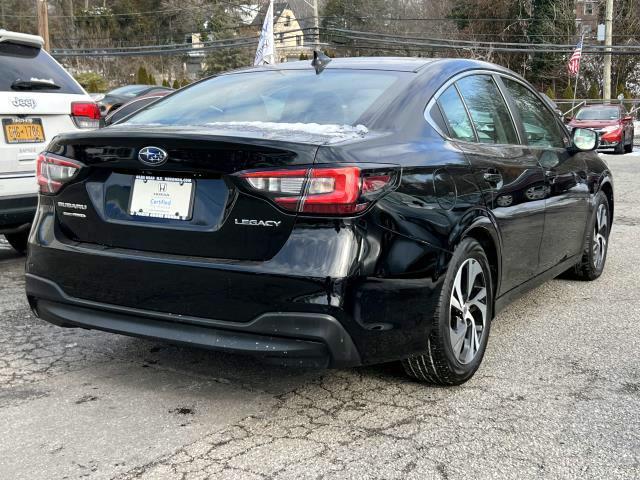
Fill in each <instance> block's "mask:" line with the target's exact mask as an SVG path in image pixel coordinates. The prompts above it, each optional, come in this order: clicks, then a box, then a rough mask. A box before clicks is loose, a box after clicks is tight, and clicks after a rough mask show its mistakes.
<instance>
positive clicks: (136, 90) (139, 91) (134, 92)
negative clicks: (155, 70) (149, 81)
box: [97, 85, 173, 117]
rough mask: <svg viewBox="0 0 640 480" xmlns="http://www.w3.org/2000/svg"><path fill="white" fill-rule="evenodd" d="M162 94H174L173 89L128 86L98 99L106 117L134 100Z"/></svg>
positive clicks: (151, 86) (102, 112)
mask: <svg viewBox="0 0 640 480" xmlns="http://www.w3.org/2000/svg"><path fill="white" fill-rule="evenodd" d="M160 92H164V93H165V94H166V93H168V92H173V88H169V87H158V86H155V85H126V86H124V87H119V88H116V89H115V90H111V91H110V92H108V93H106V94H104V95H103V96H102V97H98V100H97V102H98V106H99V107H100V113H101V114H102V116H103V117H106V116H107V115H108V114H109V113H112V112H115V111H116V110H117V109H118V108H120V107H121V106H122V105H124V104H125V103H128V102H130V101H131V100H132V99H134V98H137V97H141V96H144V95H153V94H156V93H160Z"/></svg>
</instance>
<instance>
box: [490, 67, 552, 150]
mask: <svg viewBox="0 0 640 480" xmlns="http://www.w3.org/2000/svg"><path fill="white" fill-rule="evenodd" d="M502 81H503V83H504V85H505V87H506V88H507V91H508V92H509V95H511V97H512V98H513V101H514V102H515V104H516V106H517V108H518V111H519V113H520V118H521V119H522V125H523V128H524V131H525V134H526V135H527V142H528V144H529V145H531V146H534V147H544V148H548V147H552V148H563V147H564V135H563V133H562V131H561V130H560V126H559V125H558V119H557V116H556V114H555V113H553V112H552V111H551V110H549V108H547V106H546V105H545V104H544V103H543V102H542V100H540V99H539V98H538V97H537V96H536V95H535V94H534V93H533V92H532V91H531V90H529V89H528V88H527V87H525V86H524V85H522V84H521V83H519V82H516V81H515V80H511V79H509V78H503V79H502Z"/></svg>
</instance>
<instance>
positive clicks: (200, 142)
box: [49, 126, 326, 261]
mask: <svg viewBox="0 0 640 480" xmlns="http://www.w3.org/2000/svg"><path fill="white" fill-rule="evenodd" d="M285 137H286V139H285ZM325 140H326V138H325V137H322V136H319V135H316V134H312V133H307V134H304V135H297V134H295V133H294V134H290V135H286V136H281V135H280V134H274V132H273V131H268V130H264V129H262V130H261V129H258V130H256V131H252V132H251V133H250V134H248V133H247V131H246V130H243V129H240V128H238V129H236V128H217V129H216V128H156V127H144V128H143V127H136V130H135V132H131V131H129V130H128V129H127V128H126V127H125V126H122V127H117V126H116V127H110V128H107V129H104V130H102V131H98V132H93V133H92V134H90V135H86V134H85V135H82V134H69V135H62V136H60V137H59V138H58V139H57V140H56V141H55V142H54V143H53V144H52V145H51V146H50V149H49V151H50V152H51V153H52V154H54V155H57V156H60V157H64V158H69V159H72V160H74V161H77V162H80V163H82V164H83V165H85V166H86V168H83V169H82V171H81V172H80V175H79V176H78V177H77V179H76V180H75V181H73V183H72V184H70V185H67V186H66V187H65V188H64V189H63V190H62V191H61V192H60V193H59V194H58V196H57V198H56V212H57V221H58V222H59V225H60V228H61V232H62V233H63V234H64V235H65V236H67V237H68V238H69V239H71V240H75V241H79V242H88V243H93V244H100V245H104V246H107V247H115V248H126V249H135V250H142V251H150V252H164V253H170V254H177V255H190V256H200V257H210V258H219V259H230V260H256V261H259V260H266V259H269V258H271V257H272V256H273V255H275V254H276V253H277V252H278V251H279V250H280V248H281V247H282V245H283V244H284V243H285V242H286V240H287V238H288V237H289V235H290V233H291V230H292V228H293V225H294V222H295V214H292V213H287V212H284V211H283V210H281V209H279V208H277V207H276V206H275V205H273V204H272V203H271V202H269V201H268V200H267V199H265V198H261V197H259V196H256V195H252V194H251V192H248V191H246V190H244V189H243V188H242V185H241V183H240V182H239V181H238V179H237V177H236V176H235V175H234V174H236V173H237V172H240V171H245V170H251V169H265V168H267V169H269V168H288V167H292V168H294V167H296V166H300V165H312V164H313V162H314V158H315V154H316V151H317V148H318V146H319V145H320V144H321V143H323V142H324V141H325ZM146 147H153V148H157V149H161V150H163V151H164V152H166V154H167V155H168V159H166V162H165V163H162V164H159V165H155V166H154V165H147V164H144V163H142V161H141V160H140V158H139V157H140V153H141V152H142V153H145V152H147V153H148V152H149V151H153V150H145V148H146ZM145 181H146V182H145ZM176 182H177V184H180V183H181V182H182V185H181V186H180V185H177V184H176ZM165 184H168V185H165ZM189 184H190V187H189V186H188V185H189ZM163 185H164V186H163ZM159 188H165V189H174V188H183V189H185V191H189V192H188V194H189V195H191V197H190V198H189V199H187V200H185V199H184V195H183V196H182V197H181V198H182V199H183V200H184V201H185V202H187V203H188V204H189V205H188V206H186V207H184V205H183V207H180V208H182V209H183V210H184V209H185V208H186V210H185V211H187V213H186V215H184V216H183V218H180V217H168V218H158V217H156V216H153V215H152V216H142V215H139V214H137V213H136V211H135V208H137V207H135V206H136V205H144V204H145V203H144V202H145V201H147V200H148V199H149V198H152V196H153V195H154V193H153V192H151V190H153V191H155V189H159ZM146 190H149V191H147V192H146V193H145V191H146ZM140 195H142V196H144V195H147V200H145V198H137V197H139V196H140ZM159 198H161V197H159ZM140 202H142V203H140ZM132 206H133V207H134V210H133V211H132Z"/></svg>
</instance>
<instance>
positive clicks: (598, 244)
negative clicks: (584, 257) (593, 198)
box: [593, 203, 609, 269]
mask: <svg viewBox="0 0 640 480" xmlns="http://www.w3.org/2000/svg"><path fill="white" fill-rule="evenodd" d="M608 223H609V215H608V212H607V207H606V206H605V205H604V204H603V203H601V204H600V205H599V206H598V210H597V212H596V223H595V226H594V232H593V265H594V266H595V267H596V268H597V269H599V268H600V267H601V266H602V263H603V262H604V258H605V255H606V253H607V233H608Z"/></svg>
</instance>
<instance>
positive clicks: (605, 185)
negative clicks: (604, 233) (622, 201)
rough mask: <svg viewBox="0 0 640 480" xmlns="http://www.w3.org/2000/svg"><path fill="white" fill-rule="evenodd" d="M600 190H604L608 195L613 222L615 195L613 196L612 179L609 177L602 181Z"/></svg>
mask: <svg viewBox="0 0 640 480" xmlns="http://www.w3.org/2000/svg"><path fill="white" fill-rule="evenodd" d="M598 190H599V191H600V190H602V191H603V192H604V194H605V195H606V196H607V201H608V202H609V212H610V219H609V220H610V222H611V224H613V212H614V197H613V185H612V183H611V180H610V179H609V178H608V177H607V178H605V179H604V180H603V181H602V182H601V183H600V188H599V189H598Z"/></svg>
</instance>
